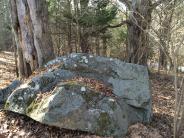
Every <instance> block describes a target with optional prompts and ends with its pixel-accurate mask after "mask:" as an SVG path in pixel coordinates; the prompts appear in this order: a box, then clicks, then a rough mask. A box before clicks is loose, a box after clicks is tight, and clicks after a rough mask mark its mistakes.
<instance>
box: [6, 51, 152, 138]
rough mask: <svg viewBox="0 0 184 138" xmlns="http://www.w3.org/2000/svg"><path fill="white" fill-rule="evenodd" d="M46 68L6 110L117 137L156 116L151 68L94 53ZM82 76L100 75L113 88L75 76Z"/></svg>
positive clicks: (21, 89) (15, 95) (60, 60)
mask: <svg viewBox="0 0 184 138" xmlns="http://www.w3.org/2000/svg"><path fill="white" fill-rule="evenodd" d="M55 65H57V66H55ZM53 66H54V68H53ZM45 67H46V68H48V72H46V73H44V74H40V75H38V76H36V77H34V78H32V79H31V80H29V81H28V82H27V83H25V84H23V85H21V86H20V87H18V88H17V89H16V90H15V91H14V92H13V93H12V94H11V95H10V96H9V97H8V99H7V101H6V105H5V109H6V110H10V111H13V112H17V113H21V114H24V115H27V116H29V117H31V118H32V119H34V120H36V121H39V122H41V123H43V124H48V125H51V126H57V127H61V128H66V129H72V130H81V131H87V132H90V133H94V134H97V135H101V136H113V137H122V136H124V135H125V134H126V132H127V129H128V126H129V125H131V124H133V123H136V122H150V121H151V117H152V106H151V89H150V84H149V76H148V71H147V68H146V67H144V66H140V65H135V64H130V63H125V62H122V61H120V60H117V59H111V58H105V57H98V56H93V55H88V54H71V55H68V56H64V57H59V58H56V59H55V60H52V61H50V62H48V63H47V64H46V65H45ZM76 77H82V78H88V79H94V80H97V81H98V82H101V83H102V84H103V85H104V86H106V87H108V88H110V89H111V90H112V91H111V93H110V94H106V92H104V91H103V90H98V91H97V90H96V89H95V88H93V87H90V86H89V85H87V84H86V83H81V82H77V81H76V82H75V81H73V80H72V79H73V78H76ZM71 80H72V81H71Z"/></svg>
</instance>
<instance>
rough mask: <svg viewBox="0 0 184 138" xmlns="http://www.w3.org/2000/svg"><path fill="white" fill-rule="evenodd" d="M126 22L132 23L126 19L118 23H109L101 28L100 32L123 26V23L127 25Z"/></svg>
mask: <svg viewBox="0 0 184 138" xmlns="http://www.w3.org/2000/svg"><path fill="white" fill-rule="evenodd" d="M125 24H128V25H130V24H131V23H130V21H128V20H125V21H122V22H121V23H119V24H116V25H107V26H105V27H103V28H102V29H100V30H99V32H103V31H105V30H106V29H108V28H117V27H121V26H122V25H125Z"/></svg>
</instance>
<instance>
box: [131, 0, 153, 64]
mask: <svg viewBox="0 0 184 138" xmlns="http://www.w3.org/2000/svg"><path fill="white" fill-rule="evenodd" d="M150 6H151V0H132V2H131V5H130V7H129V9H130V13H129V16H128V20H129V22H130V24H129V25H128V55H127V56H128V57H127V60H128V62H131V63H135V64H142V65H146V64H147V59H148V50H149V43H148V41H149V36H148V34H147V31H148V29H149V28H150V24H151V13H152V8H151V7H150Z"/></svg>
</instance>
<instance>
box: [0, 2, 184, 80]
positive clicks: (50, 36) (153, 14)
mask: <svg viewBox="0 0 184 138" xmlns="http://www.w3.org/2000/svg"><path fill="white" fill-rule="evenodd" d="M0 5H1V7H0V8H1V11H2V12H1V14H0V18H1V24H0V25H1V28H0V39H1V41H0V42H1V43H0V45H1V46H0V47H1V48H2V47H4V46H6V45H10V42H13V41H10V39H11V36H12V35H10V33H11V31H10V30H11V28H12V30H13V34H14V36H15V37H14V41H15V42H16V48H17V50H16V51H17V55H18V61H19V62H18V63H19V65H18V66H19V76H20V77H22V76H29V75H30V74H31V72H32V71H34V70H35V69H36V68H38V67H40V66H42V65H43V64H44V63H45V62H46V61H48V60H50V59H52V58H54V56H60V55H63V54H68V53H71V52H84V53H93V54H96V55H102V56H112V57H117V58H120V59H122V60H124V61H127V62H131V63H135V64H142V65H147V63H148V61H149V62H155V63H157V64H158V69H159V70H160V69H168V68H170V69H172V68H173V67H174V58H175V57H176V58H177V64H179V65H182V62H183V60H182V59H183V53H182V48H183V47H182V46H183V32H182V28H183V18H182V16H183V14H182V13H183V12H182V11H183V6H184V2H183V1H182V0H47V1H46V0H43V1H36V0H33V1H28V0H20V1H17V0H10V1H9V2H8V1H6V0H2V1H1V4H0ZM8 5H9V6H8ZM10 13H11V14H10ZM9 15H11V18H9ZM10 19H11V24H10ZM7 36H10V37H7ZM7 43H9V44H7ZM53 51H54V52H53Z"/></svg>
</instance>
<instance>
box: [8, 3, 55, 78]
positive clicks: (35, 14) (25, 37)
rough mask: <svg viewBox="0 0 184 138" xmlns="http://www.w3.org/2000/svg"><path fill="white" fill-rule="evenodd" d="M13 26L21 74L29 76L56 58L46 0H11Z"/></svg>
mask: <svg viewBox="0 0 184 138" xmlns="http://www.w3.org/2000/svg"><path fill="white" fill-rule="evenodd" d="M10 7H11V19H12V28H13V32H14V36H15V40H16V45H17V50H18V57H19V58H18V59H19V74H20V77H23V76H26V77H28V76H29V75H31V73H32V72H33V71H34V70H35V69H36V68H38V67H41V66H42V65H43V64H44V63H45V62H47V61H48V60H50V59H52V58H54V50H53V46H52V41H51V36H50V35H49V33H48V11H47V10H48V9H47V4H46V1H45V0H41V1H38V0H31V1H30V0H10Z"/></svg>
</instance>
